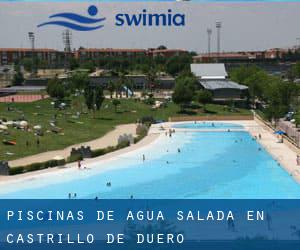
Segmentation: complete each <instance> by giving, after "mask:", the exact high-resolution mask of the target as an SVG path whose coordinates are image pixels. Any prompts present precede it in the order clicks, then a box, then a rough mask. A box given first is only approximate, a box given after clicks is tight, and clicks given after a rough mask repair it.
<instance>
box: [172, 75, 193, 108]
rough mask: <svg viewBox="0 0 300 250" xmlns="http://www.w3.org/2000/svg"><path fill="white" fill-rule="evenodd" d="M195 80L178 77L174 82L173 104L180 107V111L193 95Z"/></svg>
mask: <svg viewBox="0 0 300 250" xmlns="http://www.w3.org/2000/svg"><path fill="white" fill-rule="evenodd" d="M194 80H195V79H193V78H192V77H179V78H177V79H176V81H175V88H174V92H173V95H172V99H173V102H175V103H176V104H178V105H180V107H181V111H183V110H184V107H185V105H187V104H189V103H190V102H191V101H192V100H193V97H194V94H195V81H194Z"/></svg>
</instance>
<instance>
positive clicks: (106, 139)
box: [9, 124, 136, 167]
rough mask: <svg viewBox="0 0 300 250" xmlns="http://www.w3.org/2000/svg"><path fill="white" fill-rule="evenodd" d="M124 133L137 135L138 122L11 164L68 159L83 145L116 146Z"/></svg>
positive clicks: (14, 165)
mask: <svg viewBox="0 0 300 250" xmlns="http://www.w3.org/2000/svg"><path fill="white" fill-rule="evenodd" d="M123 134H132V135H133V136H136V124H125V125H119V126H117V127H116V128H115V129H114V130H113V131H110V132H108V133H107V134H105V135H104V136H102V137H100V138H98V139H96V140H92V141H89V142H84V143H79V144H75V145H72V146H69V147H67V148H65V149H62V150H55V151H48V152H44V153H40V154H36V155H32V156H27V157H24V158H20V159H17V160H13V161H10V162H9V166H11V167H16V166H23V165H28V164H31V163H34V162H44V161H48V160H51V159H53V158H54V157H56V156H61V157H63V158H65V159H66V158H67V157H69V156H70V152H71V150H72V148H78V147H81V146H90V147H91V149H98V148H105V147H108V146H115V145H117V144H118V138H119V136H120V135H123Z"/></svg>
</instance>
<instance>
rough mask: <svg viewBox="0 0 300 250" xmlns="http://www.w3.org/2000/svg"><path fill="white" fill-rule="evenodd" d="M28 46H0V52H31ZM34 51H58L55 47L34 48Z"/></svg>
mask: <svg viewBox="0 0 300 250" xmlns="http://www.w3.org/2000/svg"><path fill="white" fill-rule="evenodd" d="M31 51H32V49H30V48H0V52H31ZM34 51H35V52H58V51H57V50H55V49H46V48H36V49H34Z"/></svg>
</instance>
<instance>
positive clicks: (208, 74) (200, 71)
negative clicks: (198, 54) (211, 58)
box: [191, 63, 228, 79]
mask: <svg viewBox="0 0 300 250" xmlns="http://www.w3.org/2000/svg"><path fill="white" fill-rule="evenodd" d="M191 71H192V73H193V74H194V75H195V76H196V77H199V78H201V79H225V78H226V77H227V76H228V74H227V72H226V69H225V66H224V64H223V63H198V64H196V63H193V64H191Z"/></svg>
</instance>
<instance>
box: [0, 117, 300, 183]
mask: <svg viewBox="0 0 300 250" xmlns="http://www.w3.org/2000/svg"><path fill="white" fill-rule="evenodd" d="M209 122H215V123H217V122H222V123H234V124H240V125H243V126H244V128H245V130H247V131H248V132H249V133H250V134H251V135H252V136H253V137H254V136H257V137H258V134H261V136H262V139H260V140H259V139H257V141H258V142H259V143H260V144H261V145H262V146H263V147H264V148H265V149H266V150H267V151H268V152H269V153H270V154H271V155H272V156H273V158H274V159H276V160H277V161H278V162H279V163H280V166H282V167H283V168H284V169H285V170H286V171H287V172H288V173H289V174H290V175H292V176H293V178H294V179H295V180H296V181H297V182H299V183H300V166H297V165H296V156H297V153H298V149H296V148H295V147H293V146H291V145H289V144H287V143H278V142H277V141H278V139H277V138H276V136H275V135H274V134H273V131H271V130H270V128H268V127H267V126H266V125H264V124H263V123H261V122H260V121H259V120H247V121H209ZM173 124H175V123H174V122H167V123H164V124H156V125H153V126H152V127H151V129H150V131H149V134H148V136H147V137H145V138H144V139H143V140H141V141H140V142H139V143H137V144H134V145H132V146H130V147H127V148H124V149H121V150H118V151H115V152H112V153H109V154H106V155H104V156H100V157H97V158H92V159H86V160H84V162H83V165H84V166H86V165H89V164H93V163H97V164H99V165H104V166H103V167H101V170H103V171H105V170H107V169H112V167H111V166H110V165H111V164H109V161H111V160H114V159H115V158H117V156H121V155H122V154H125V153H128V152H133V153H134V151H135V150H138V149H140V148H144V147H147V146H149V145H151V143H152V142H154V141H156V139H157V138H158V137H159V136H160V135H164V134H165V132H166V131H167V130H168V129H169V128H172V125H173ZM161 126H163V127H164V130H162V129H161ZM185 130H186V129H179V128H176V131H177V132H180V131H185ZM127 133H128V131H127ZM110 142H111V141H110ZM136 152H137V151H136ZM280 166H278V167H280ZM76 168H77V163H72V164H68V165H66V166H64V167H56V168H50V169H46V170H41V171H37V172H30V173H26V174H22V175H16V176H3V177H0V180H1V183H0V186H1V185H5V184H7V183H9V184H12V183H14V182H15V183H20V182H22V183H24V182H28V183H29V182H30V181H31V180H33V179H37V178H39V177H40V176H43V177H44V178H45V177H53V176H60V177H61V176H66V177H69V176H70V175H72V174H74V171H75V170H77V169H76Z"/></svg>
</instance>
